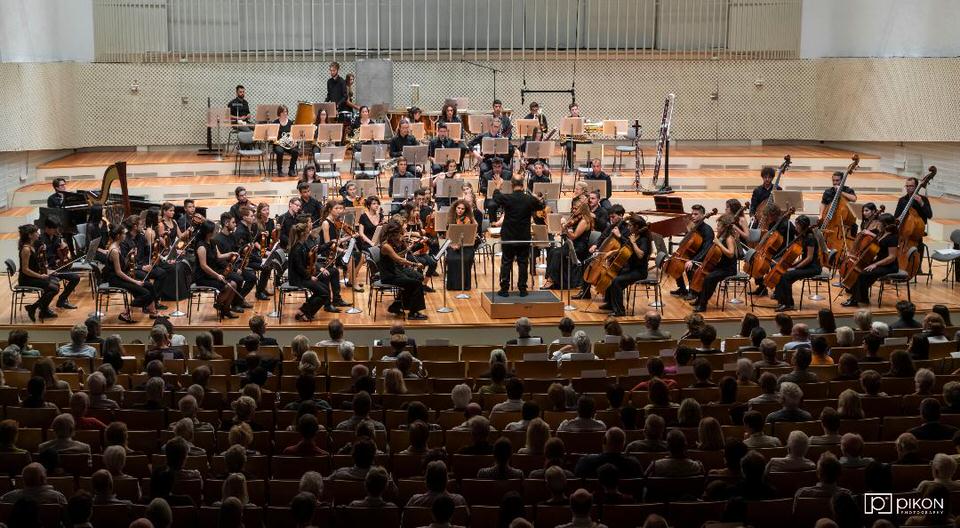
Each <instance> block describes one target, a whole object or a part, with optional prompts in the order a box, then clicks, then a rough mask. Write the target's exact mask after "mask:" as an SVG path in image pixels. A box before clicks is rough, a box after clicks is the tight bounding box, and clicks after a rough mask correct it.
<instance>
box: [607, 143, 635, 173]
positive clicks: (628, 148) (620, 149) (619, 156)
mask: <svg viewBox="0 0 960 528" xmlns="http://www.w3.org/2000/svg"><path fill="white" fill-rule="evenodd" d="M636 150H637V149H636V147H634V146H633V145H617V146H616V148H614V155H613V165H612V166H611V167H610V172H617V166H618V165H619V166H620V172H623V157H624V156H626V155H628V154H629V155H634V153H635V152H636ZM634 163H635V164H637V165H639V163H640V160H634Z"/></svg>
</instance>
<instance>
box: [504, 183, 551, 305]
mask: <svg viewBox="0 0 960 528" xmlns="http://www.w3.org/2000/svg"><path fill="white" fill-rule="evenodd" d="M492 183H493V186H494V189H493V200H494V202H496V203H497V205H498V206H499V207H500V208H501V209H502V210H503V228H502V229H501V230H500V238H501V239H502V240H503V241H504V242H505V243H504V245H503V248H502V251H503V256H502V261H501V265H500V290H499V291H497V295H499V296H500V297H509V296H510V273H511V271H513V262H514V261H516V262H517V289H518V290H519V291H520V297H526V296H527V268H528V259H529V257H530V244H512V243H510V242H513V241H523V240H530V223H531V217H532V216H533V213H535V212H536V211H539V210H541V209H543V208H544V206H545V204H544V203H543V200H541V199H538V198H535V197H534V196H533V195H532V194H528V193H526V192H524V190H523V179H518V178H514V179H511V180H510V187H511V188H512V189H513V192H511V193H510V194H504V193H502V192H500V187H502V186H503V178H501V177H500V176H499V175H496V176H495V177H494V179H493V182H492Z"/></svg>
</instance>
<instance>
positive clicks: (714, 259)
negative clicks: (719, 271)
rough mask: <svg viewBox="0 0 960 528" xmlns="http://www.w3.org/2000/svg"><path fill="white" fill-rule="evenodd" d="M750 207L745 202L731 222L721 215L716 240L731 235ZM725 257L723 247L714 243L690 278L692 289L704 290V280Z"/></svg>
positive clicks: (721, 239)
mask: <svg viewBox="0 0 960 528" xmlns="http://www.w3.org/2000/svg"><path fill="white" fill-rule="evenodd" d="M748 209H750V203H749V202H745V203H744V204H743V205H742V206H740V209H738V210H737V212H736V213H734V215H733V217H732V218H731V219H730V223H727V222H724V217H720V220H718V221H717V237H716V238H715V239H714V241H715V242H716V241H721V243H722V241H723V239H725V238H726V237H728V236H729V235H730V231H731V230H732V229H733V226H735V225H736V224H737V221H738V220H740V218H741V217H742V216H743V213H745V212H747V210H748ZM721 258H723V248H721V247H720V246H719V245H718V244H712V245H711V246H710V249H708V250H707V254H706V255H704V256H703V262H701V263H700V267H699V268H697V272H696V273H694V274H693V278H692V279H690V289H691V290H693V291H696V292H699V291H702V290H703V281H704V280H705V279H706V278H707V275H709V274H710V273H711V272H712V271H713V270H714V269H716V267H717V264H719V263H720V259H721Z"/></svg>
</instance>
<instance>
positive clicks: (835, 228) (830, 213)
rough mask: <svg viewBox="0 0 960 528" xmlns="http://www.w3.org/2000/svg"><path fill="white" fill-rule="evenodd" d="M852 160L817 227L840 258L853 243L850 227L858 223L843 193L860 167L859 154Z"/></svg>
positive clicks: (828, 245) (829, 247) (829, 246)
mask: <svg viewBox="0 0 960 528" xmlns="http://www.w3.org/2000/svg"><path fill="white" fill-rule="evenodd" d="M852 159H853V161H852V162H851V163H850V165H849V166H848V167H847V170H846V172H844V173H843V177H842V178H841V179H840V186H839V187H838V188H837V192H835V193H834V195H833V201H831V202H830V206H829V207H827V208H826V209H824V210H823V213H822V214H821V215H820V220H819V221H818V222H817V225H818V226H819V228H820V230H821V232H822V233H823V239H824V241H825V242H826V246H827V248H828V249H831V250H833V251H835V252H836V254H837V255H838V256H842V255H844V254H845V253H846V252H847V248H849V247H850V243H851V241H850V239H849V238H848V237H847V232H848V231H849V227H850V226H852V225H854V224H856V223H857V219H856V217H854V215H853V213H852V212H850V206H849V205H848V204H849V201H848V200H847V199H846V197H844V196H843V193H842V192H841V190H842V189H843V186H844V185H846V183H847V178H848V177H849V176H850V175H851V174H853V171H855V170H857V167H859V166H860V155H859V154H854V155H853V158H852ZM830 264H831V266H833V265H835V264H836V261H834V262H832V263H830Z"/></svg>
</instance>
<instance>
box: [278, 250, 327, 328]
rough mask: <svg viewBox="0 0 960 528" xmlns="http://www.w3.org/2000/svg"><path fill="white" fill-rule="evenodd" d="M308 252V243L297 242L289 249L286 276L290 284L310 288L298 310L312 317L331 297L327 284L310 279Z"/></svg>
mask: <svg viewBox="0 0 960 528" xmlns="http://www.w3.org/2000/svg"><path fill="white" fill-rule="evenodd" d="M309 253H310V245H309V244H307V243H301V244H298V245H297V246H296V247H294V248H293V249H292V250H291V251H290V258H289V260H288V261H287V270H288V275H287V277H288V280H289V281H290V285H291V286H297V287H300V288H306V289H308V290H310V296H309V297H307V300H306V302H304V303H303V305H301V306H300V311H301V312H303V314H304V315H306V316H307V317H313V315H314V314H315V313H317V311H318V310H319V309H320V308H321V307H322V306H324V305H326V304H330V299H331V297H330V288H329V285H327V284H323V283H321V282H319V281H314V280H311V277H310V272H309V270H308V269H307V267H308V264H309Z"/></svg>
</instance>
